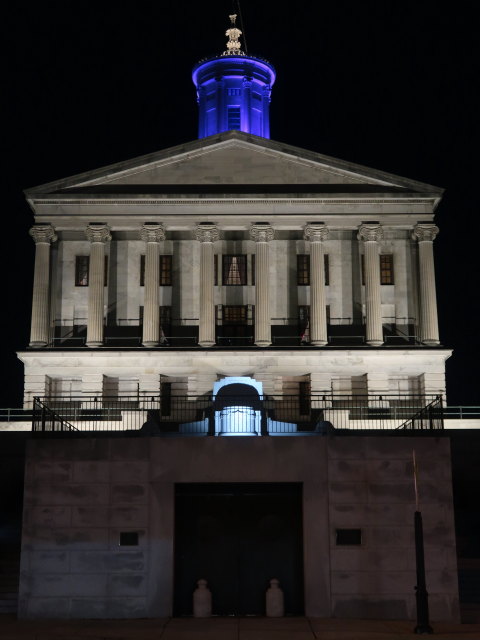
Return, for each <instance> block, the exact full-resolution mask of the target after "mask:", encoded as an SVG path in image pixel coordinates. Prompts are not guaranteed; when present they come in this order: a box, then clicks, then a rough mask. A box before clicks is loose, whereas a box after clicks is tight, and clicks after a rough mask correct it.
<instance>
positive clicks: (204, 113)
mask: <svg viewBox="0 0 480 640" xmlns="http://www.w3.org/2000/svg"><path fill="white" fill-rule="evenodd" d="M236 17H237V16H236V15H235V14H234V15H231V16H230V20H231V23H232V24H231V27H230V28H229V29H227V31H226V34H225V35H227V36H228V42H227V50H226V51H224V52H223V54H222V55H220V56H216V57H214V58H208V59H207V60H201V61H200V62H198V63H197V64H196V65H195V67H194V68H193V73H192V78H193V82H194V84H195V86H196V88H197V96H198V106H199V126H198V137H199V138H206V137H207V136H211V135H214V134H216V133H221V132H222V131H230V130H231V129H236V130H237V131H245V132H247V133H253V134H254V135H256V136H262V137H263V138H270V121H269V107H270V94H271V90H272V89H271V88H272V85H273V83H274V82H275V69H274V68H273V67H272V65H271V64H270V63H269V62H268V61H267V60H262V59H261V58H254V57H251V56H248V55H246V54H245V53H244V52H243V51H241V45H240V41H239V38H240V36H241V35H242V32H241V31H240V29H238V28H237V27H236V26H235V20H236Z"/></svg>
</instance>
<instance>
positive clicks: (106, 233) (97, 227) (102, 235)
mask: <svg viewBox="0 0 480 640" xmlns="http://www.w3.org/2000/svg"><path fill="white" fill-rule="evenodd" d="M85 235H86V236H87V240H89V241H90V242H92V243H93V242H101V243H102V244H105V243H106V242H110V240H111V239H112V236H111V235H110V227H109V226H108V225H106V224H89V225H88V227H87V228H86V229H85Z"/></svg>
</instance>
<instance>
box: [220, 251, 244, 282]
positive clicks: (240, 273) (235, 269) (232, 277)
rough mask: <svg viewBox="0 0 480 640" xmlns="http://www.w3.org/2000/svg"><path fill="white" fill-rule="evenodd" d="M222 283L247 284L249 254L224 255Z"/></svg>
mask: <svg viewBox="0 0 480 640" xmlns="http://www.w3.org/2000/svg"><path fill="white" fill-rule="evenodd" d="M222 283H223V284H224V285H226V286H233V285H246V284H247V256H246V255H240V256H239V255H236V256H222Z"/></svg>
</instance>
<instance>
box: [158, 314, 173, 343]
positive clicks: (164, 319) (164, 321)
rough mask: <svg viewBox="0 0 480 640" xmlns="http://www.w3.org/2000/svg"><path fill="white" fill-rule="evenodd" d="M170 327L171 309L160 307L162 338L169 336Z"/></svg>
mask: <svg viewBox="0 0 480 640" xmlns="http://www.w3.org/2000/svg"><path fill="white" fill-rule="evenodd" d="M171 326H172V307H160V327H161V328H162V331H163V334H164V337H165V336H169V335H170V333H171V331H170V329H171Z"/></svg>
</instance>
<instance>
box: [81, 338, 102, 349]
mask: <svg viewBox="0 0 480 640" xmlns="http://www.w3.org/2000/svg"><path fill="white" fill-rule="evenodd" d="M85 346H87V347H93V348H95V347H103V342H101V341H100V340H98V341H97V340H95V341H90V342H86V343H85Z"/></svg>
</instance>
